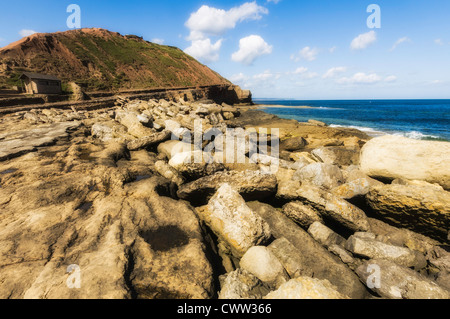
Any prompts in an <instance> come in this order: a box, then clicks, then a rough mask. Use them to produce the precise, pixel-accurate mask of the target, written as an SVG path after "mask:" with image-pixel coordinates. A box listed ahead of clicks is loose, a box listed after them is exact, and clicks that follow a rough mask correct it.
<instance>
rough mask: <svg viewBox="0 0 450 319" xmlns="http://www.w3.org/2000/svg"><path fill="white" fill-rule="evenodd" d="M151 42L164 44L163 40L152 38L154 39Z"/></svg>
mask: <svg viewBox="0 0 450 319" xmlns="http://www.w3.org/2000/svg"><path fill="white" fill-rule="evenodd" d="M152 42H153V43H156V44H161V45H162V44H164V40H163V39H158V38H154V39H152Z"/></svg>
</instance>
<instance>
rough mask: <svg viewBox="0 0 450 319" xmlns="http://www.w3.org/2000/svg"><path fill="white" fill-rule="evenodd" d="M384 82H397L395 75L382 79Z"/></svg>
mask: <svg viewBox="0 0 450 319" xmlns="http://www.w3.org/2000/svg"><path fill="white" fill-rule="evenodd" d="M384 81H385V82H395V81H397V77H396V76H395V75H389V76H388V77H386V78H385V79H384Z"/></svg>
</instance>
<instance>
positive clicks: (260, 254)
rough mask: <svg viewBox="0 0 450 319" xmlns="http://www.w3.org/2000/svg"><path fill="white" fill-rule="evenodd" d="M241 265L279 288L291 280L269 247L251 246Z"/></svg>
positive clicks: (263, 280) (260, 278)
mask: <svg viewBox="0 0 450 319" xmlns="http://www.w3.org/2000/svg"><path fill="white" fill-rule="evenodd" d="M240 266H241V268H242V269H244V270H247V271H248V272H250V273H251V274H253V275H254V276H256V277H257V278H258V279H259V280H261V281H262V282H264V283H266V284H268V285H270V286H271V287H275V288H279V287H280V286H281V285H282V284H284V283H285V282H287V281H288V280H289V276H288V275H287V274H286V271H285V270H284V268H283V265H282V264H281V262H280V261H279V260H278V258H277V257H276V256H275V255H274V254H273V253H272V251H271V250H270V249H269V248H267V247H263V246H255V247H252V248H250V249H249V250H248V251H247V252H246V253H245V255H244V256H243V257H242V259H241V261H240Z"/></svg>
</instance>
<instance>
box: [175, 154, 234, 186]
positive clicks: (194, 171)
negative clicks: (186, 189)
mask: <svg viewBox="0 0 450 319" xmlns="http://www.w3.org/2000/svg"><path fill="white" fill-rule="evenodd" d="M169 165H170V166H172V167H173V168H174V169H176V170H177V171H178V172H179V173H180V174H181V175H182V176H184V177H185V178H186V179H187V180H196V179H199V178H202V177H205V176H208V175H212V174H214V173H215V172H217V171H221V170H224V169H225V166H224V165H223V164H219V163H215V162H214V159H213V157H212V156H211V154H209V153H205V152H203V151H201V150H197V151H190V152H184V153H178V154H176V155H175V156H173V157H172V158H171V159H170V161H169Z"/></svg>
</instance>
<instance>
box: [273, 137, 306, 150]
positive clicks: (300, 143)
mask: <svg viewBox="0 0 450 319" xmlns="http://www.w3.org/2000/svg"><path fill="white" fill-rule="evenodd" d="M307 144H308V142H307V141H306V140H305V139H304V138H303V137H301V136H299V137H292V138H289V139H287V140H284V141H282V142H281V144H280V150H285V151H289V152H295V151H299V150H302V149H304V148H305V146H306V145H307Z"/></svg>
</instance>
